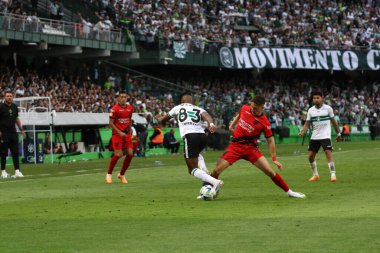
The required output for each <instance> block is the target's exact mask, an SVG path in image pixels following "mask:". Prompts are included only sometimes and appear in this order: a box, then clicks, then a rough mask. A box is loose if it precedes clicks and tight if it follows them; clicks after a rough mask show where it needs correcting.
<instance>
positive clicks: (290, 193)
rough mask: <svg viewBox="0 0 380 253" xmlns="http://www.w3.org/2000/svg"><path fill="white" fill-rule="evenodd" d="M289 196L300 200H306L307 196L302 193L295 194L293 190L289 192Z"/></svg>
mask: <svg viewBox="0 0 380 253" xmlns="http://www.w3.org/2000/svg"><path fill="white" fill-rule="evenodd" d="M287 194H288V196H289V197H291V198H300V199H304V198H306V195H305V194H303V193H301V192H294V191H292V190H290V189H289V190H288V192H287Z"/></svg>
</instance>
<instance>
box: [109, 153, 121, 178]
mask: <svg viewBox="0 0 380 253" xmlns="http://www.w3.org/2000/svg"><path fill="white" fill-rule="evenodd" d="M119 159H120V156H117V155H114V156H113V157H112V158H111V161H110V165H109V166H108V174H112V171H113V169H114V168H115V165H116V163H117V161H118V160H119Z"/></svg>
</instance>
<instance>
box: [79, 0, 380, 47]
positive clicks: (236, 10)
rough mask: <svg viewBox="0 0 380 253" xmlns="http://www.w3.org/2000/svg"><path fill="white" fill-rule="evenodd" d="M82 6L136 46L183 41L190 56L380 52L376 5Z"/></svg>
mask: <svg viewBox="0 0 380 253" xmlns="http://www.w3.org/2000/svg"><path fill="white" fill-rule="evenodd" d="M82 2H83V3H84V4H86V5H87V6H89V7H90V8H92V9H93V10H94V11H95V12H96V13H98V14H99V16H102V17H104V18H108V17H109V19H110V20H111V21H112V23H113V25H115V26H122V24H123V22H124V23H125V22H127V23H128V24H129V27H130V29H131V30H132V31H133V33H134V34H135V35H136V37H137V38H138V39H139V40H143V41H146V42H153V41H155V40H157V39H159V40H160V41H161V42H162V46H165V47H167V48H170V47H172V46H173V41H184V42H185V45H186V49H187V50H188V51H189V52H192V51H200V52H206V51H211V50H212V49H215V48H214V47H213V46H212V44H213V43H218V44H219V43H222V44H225V45H228V46H233V45H238V44H245V45H254V46H268V45H271V46H285V45H291V46H319V47H323V48H352V47H364V48H380V4H379V2H378V1H374V0H361V1H330V0H303V1H300V0H293V1H279V0H275V1H268V0H258V1H246V0H244V1H241V0H229V1H227V0H224V1H221V0H212V1H195V0H182V1H160V0H156V1H144V0H140V1H128V0H123V1H115V0H102V1H92V0H82Z"/></svg>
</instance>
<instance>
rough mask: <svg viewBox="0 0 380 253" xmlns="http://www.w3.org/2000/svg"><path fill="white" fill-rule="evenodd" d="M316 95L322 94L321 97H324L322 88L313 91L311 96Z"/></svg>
mask: <svg viewBox="0 0 380 253" xmlns="http://www.w3.org/2000/svg"><path fill="white" fill-rule="evenodd" d="M314 96H321V97H323V93H322V91H320V90H316V91H313V92H312V93H311V97H314Z"/></svg>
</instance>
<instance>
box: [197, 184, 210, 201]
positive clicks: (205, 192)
mask: <svg viewBox="0 0 380 253" xmlns="http://www.w3.org/2000/svg"><path fill="white" fill-rule="evenodd" d="M199 194H200V196H201V197H202V199H203V200H213V199H214V195H213V194H212V185H209V184H208V185H204V186H202V188H201V190H200V191H199Z"/></svg>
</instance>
